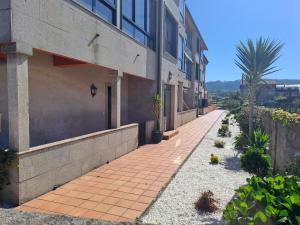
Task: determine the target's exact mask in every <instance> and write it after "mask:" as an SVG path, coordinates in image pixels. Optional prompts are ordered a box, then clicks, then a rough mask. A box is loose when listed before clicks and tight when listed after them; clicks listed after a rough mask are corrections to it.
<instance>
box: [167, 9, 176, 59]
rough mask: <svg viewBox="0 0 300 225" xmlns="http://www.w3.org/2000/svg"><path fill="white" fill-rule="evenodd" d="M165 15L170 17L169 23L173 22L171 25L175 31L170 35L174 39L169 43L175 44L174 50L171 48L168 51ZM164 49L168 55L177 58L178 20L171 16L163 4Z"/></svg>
mask: <svg viewBox="0 0 300 225" xmlns="http://www.w3.org/2000/svg"><path fill="white" fill-rule="evenodd" d="M167 16H169V18H170V19H171V23H173V25H174V31H175V32H174V35H172V37H175V40H174V43H173V44H171V45H172V46H177V47H176V48H175V51H174V52H172V50H171V51H169V50H170V49H168V48H169V47H167V43H168V40H167V26H166V22H167ZM171 49H172V48H171ZM173 49H174V48H173ZM164 51H165V52H167V53H168V54H169V55H170V56H172V57H174V58H175V59H176V60H177V58H178V22H177V21H176V18H175V17H174V16H173V14H172V13H171V11H170V10H169V9H168V7H166V6H165V15H164Z"/></svg>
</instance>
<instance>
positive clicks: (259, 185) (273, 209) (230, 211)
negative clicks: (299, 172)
mask: <svg viewBox="0 0 300 225" xmlns="http://www.w3.org/2000/svg"><path fill="white" fill-rule="evenodd" d="M247 182H248V184H247V185H245V186H242V187H240V188H239V189H238V190H237V191H236V194H235V196H234V198H233V199H232V200H231V201H230V202H229V203H228V204H227V206H226V208H225V210H224V211H223V217H224V219H225V221H226V223H227V224H228V225H248V224H250V225H263V224H266V225H275V224H278V225H300V197H299V196H300V183H299V180H297V178H296V177H292V176H286V177H282V176H277V177H275V178H273V177H269V178H265V179H262V178H260V177H252V178H251V179H248V180H247Z"/></svg>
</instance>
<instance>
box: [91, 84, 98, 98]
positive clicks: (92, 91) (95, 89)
mask: <svg viewBox="0 0 300 225" xmlns="http://www.w3.org/2000/svg"><path fill="white" fill-rule="evenodd" d="M97 90H98V88H97V87H96V86H95V84H92V85H91V95H92V97H93V98H94V97H95V96H96V94H97Z"/></svg>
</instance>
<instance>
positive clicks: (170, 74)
mask: <svg viewBox="0 0 300 225" xmlns="http://www.w3.org/2000/svg"><path fill="white" fill-rule="evenodd" d="M172 77H173V74H172V73H171V72H169V76H168V81H170V80H172Z"/></svg>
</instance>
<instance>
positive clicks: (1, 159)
mask: <svg viewBox="0 0 300 225" xmlns="http://www.w3.org/2000/svg"><path fill="white" fill-rule="evenodd" d="M15 158H16V153H15V152H14V151H11V150H1V149H0V190H2V189H3V188H4V187H5V186H6V185H7V184H9V177H8V175H9V174H8V172H9V167H10V166H11V165H12V163H13V161H14V160H15Z"/></svg>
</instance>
